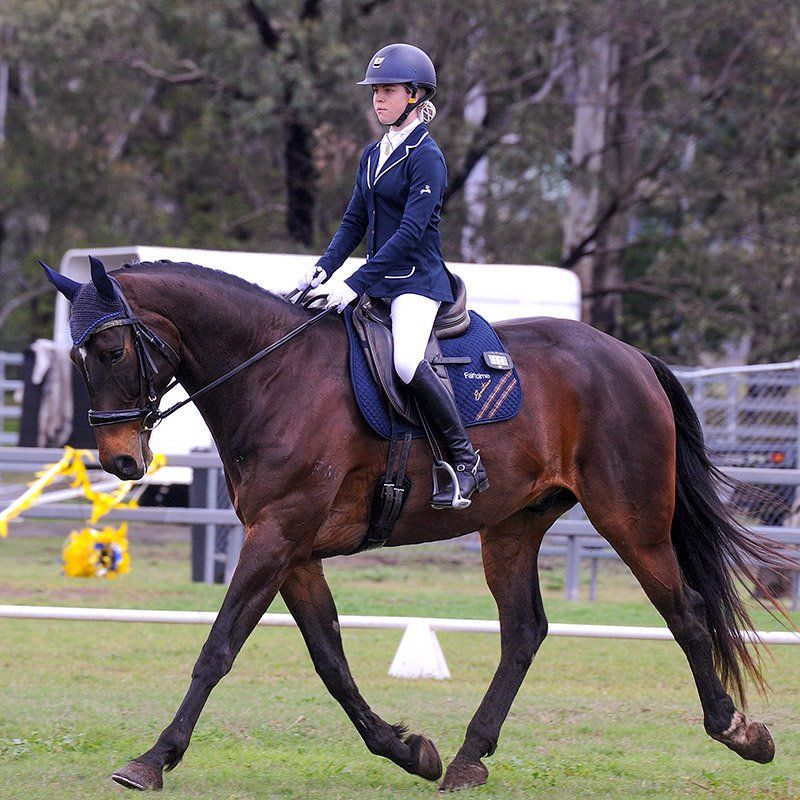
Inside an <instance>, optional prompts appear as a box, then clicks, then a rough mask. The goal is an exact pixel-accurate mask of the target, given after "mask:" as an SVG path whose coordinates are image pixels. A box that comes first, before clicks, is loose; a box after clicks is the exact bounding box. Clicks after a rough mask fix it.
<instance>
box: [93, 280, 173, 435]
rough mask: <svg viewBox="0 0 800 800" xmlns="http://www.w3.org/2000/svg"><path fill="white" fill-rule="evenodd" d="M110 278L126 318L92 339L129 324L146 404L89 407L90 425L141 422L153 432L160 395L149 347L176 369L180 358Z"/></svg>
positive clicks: (146, 429) (111, 323)
mask: <svg viewBox="0 0 800 800" xmlns="http://www.w3.org/2000/svg"><path fill="white" fill-rule="evenodd" d="M109 277H110V276H109ZM110 279H111V281H112V283H113V284H114V288H115V289H116V292H117V297H118V298H119V299H120V301H121V302H122V306H123V308H124V309H125V316H124V317H120V318H119V319H112V320H110V321H109V322H106V323H104V324H102V325H100V326H98V327H97V328H96V329H95V330H94V331H93V332H92V336H94V334H96V333H99V332H100V331H104V330H107V329H108V328H117V327H120V326H122V325H130V328H131V332H132V334H133V346H134V348H135V350H136V358H137V360H138V361H139V385H140V388H139V396H140V398H142V399H143V402H142V404H141V405H140V406H139V407H138V408H120V409H115V410H113V411H95V410H94V409H92V408H90V409H89V425H91V426H92V427H93V428H99V427H102V426H103V425H117V424H119V423H121V422H135V421H136V420H139V419H140V420H142V430H143V431H149V430H152V429H153V427H154V426H155V424H156V423H157V422H158V421H159V411H158V396H157V395H156V383H155V376H156V375H158V366H157V365H156V362H155V359H154V358H153V355H152V353H151V351H150V348H152V349H155V350H157V351H158V353H159V354H160V355H161V356H162V357H163V358H164V359H165V360H166V361H167V362H168V363H169V364H170V366H171V367H172V368H173V369H176V370H177V368H178V363H179V361H180V359H179V358H178V355H177V354H176V353H175V351H174V350H173V349H172V347H170V346H169V345H168V344H167V343H166V342H165V341H164V340H163V339H162V338H161V337H160V336H158V335H156V334H155V333H153V331H151V330H150V328H148V327H147V325H145V324H144V323H143V322H142V321H141V320H140V319H139V318H138V317H137V316H136V315H135V314H134V313H133V310H132V309H131V306H130V303H129V302H128V300H127V298H126V297H125V295H124V293H123V291H122V287H121V286H120V285H119V283H117V281H116V279H115V278H111V277H110ZM174 385H175V384H174V383H173V384H171V385H170V386H169V387H167V388H168V389H171V388H172V386H174Z"/></svg>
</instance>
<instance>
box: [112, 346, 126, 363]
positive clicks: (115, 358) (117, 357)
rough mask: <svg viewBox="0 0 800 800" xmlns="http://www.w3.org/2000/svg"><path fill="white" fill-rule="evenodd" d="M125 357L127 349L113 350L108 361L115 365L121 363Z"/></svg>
mask: <svg viewBox="0 0 800 800" xmlns="http://www.w3.org/2000/svg"><path fill="white" fill-rule="evenodd" d="M124 355H125V348H124V347H118V348H117V349H116V350H112V351H111V352H110V353H109V354H108V361H109V363H110V364H114V363H116V362H117V361H119V360H120V359H121V358H122V356H124Z"/></svg>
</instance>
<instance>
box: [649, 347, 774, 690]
mask: <svg viewBox="0 0 800 800" xmlns="http://www.w3.org/2000/svg"><path fill="white" fill-rule="evenodd" d="M643 355H644V357H645V358H646V359H647V361H648V362H649V363H650V366H651V367H652V368H653V370H654V372H655V374H656V377H657V378H658V381H659V383H660V384H661V386H662V388H663V389H664V392H665V393H666V395H667V397H668V398H669V402H670V404H671V405H672V413H673V415H674V417H675V438H676V477H675V484H676V487H675V488H676V493H675V494H676V497H675V513H674V516H673V518H672V530H671V535H672V544H673V547H674V548H675V552H676V554H677V557H678V563H679V565H680V568H681V571H682V573H683V578H684V580H685V581H686V583H687V584H688V585H689V586H690V587H691V588H692V589H694V591H696V592H698V593H699V594H700V596H701V597H702V598H703V601H704V603H705V612H706V618H707V625H708V629H709V634H710V636H711V643H712V653H713V659H714V664H715V666H716V668H717V671H718V673H719V675H720V678H721V679H722V682H723V684H724V685H725V687H726V688H727V689H728V690H729V691H732V692H733V693H735V695H736V697H737V699H738V700H739V701H740V703H741V704H742V705H744V699H745V698H744V680H743V674H742V673H743V671H744V672H746V673H747V674H748V675H749V676H750V677H751V678H752V679H753V681H754V682H755V684H756V686H757V687H758V689H759V691H761V692H763V691H764V690H765V687H766V684H765V681H764V677H763V675H762V672H761V659H760V657H759V655H758V653H757V652H753V651H752V650H751V649H750V648H748V646H747V640H746V638H745V635H744V634H743V633H742V631H743V630H744V631H752V630H753V623H752V621H751V619H750V616H749V614H748V612H747V609H746V607H745V605H744V603H743V601H742V599H741V597H740V596H739V593H738V591H737V582H739V581H751V582H752V583H753V584H755V585H759V586H760V588H761V590H762V592H764V594H765V596H766V598H767V600H766V602H767V603H769V604H771V606H772V608H771V609H768V610H770V611H772V612H773V613H774V611H775V610H778V611H779V612H781V613H782V614H783V615H784V616H785V612H784V611H783V609H782V607H781V606H780V604H779V603H778V601H777V600H775V598H774V597H773V596H772V595H771V594H769V593H768V592H765V591H764V587H763V585H760V581H759V579H758V577H757V575H756V570H757V566H758V565H759V564H769V565H771V566H783V567H784V568H785V566H786V559H785V558H783V557H782V556H781V555H780V553H779V550H778V547H777V545H776V544H775V543H774V542H772V541H770V540H769V539H766V538H765V537H763V536H759V535H758V534H756V533H754V532H753V531H750V530H748V529H747V528H745V527H744V526H743V525H742V524H741V523H739V522H737V521H736V519H734V517H733V516H732V514H731V513H730V511H728V509H727V508H726V507H725V506H724V504H723V503H722V501H721V500H720V496H719V492H718V489H720V488H722V487H732V486H736V485H738V483H737V482H736V481H733V480H732V479H730V478H728V477H727V476H726V475H724V474H723V473H722V472H720V470H719V469H717V467H715V466H714V465H713V464H712V463H711V461H710V459H709V457H708V453H707V451H706V447H705V443H704V441H703V431H702V428H701V426H700V420H699V419H698V418H697V414H696V413H695V410H694V408H693V407H692V404H691V402H690V400H689V397H688V395H687V394H686V391H685V390H684V388H683V386H682V385H681V383H680V381H679V380H678V379H677V378H676V377H675V375H674V374H673V373H672V372H671V371H670V369H669V367H667V365H666V364H665V363H664V362H663V361H661V360H660V359H658V358H656V357H655V356H652V355H650V354H648V353H643ZM754 565H755V567H754ZM759 602H761V601H759ZM762 605H764V603H762ZM765 607H766V606H765Z"/></svg>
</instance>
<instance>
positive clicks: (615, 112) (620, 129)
mask: <svg viewBox="0 0 800 800" xmlns="http://www.w3.org/2000/svg"><path fill="white" fill-rule="evenodd" d="M646 33H647V32H646V30H645V29H644V27H643V26H642V25H641V24H639V23H637V20H635V19H629V24H628V26H627V27H626V31H625V38H624V41H623V42H622V43H621V45H620V47H619V57H618V59H617V67H616V69H617V76H618V77H617V79H616V80H615V81H614V83H613V84H612V86H610V87H609V91H608V94H607V96H608V98H609V101H610V103H609V108H608V114H609V126H608V130H609V142H608V146H607V148H606V151H605V154H604V158H603V170H602V176H603V177H602V183H603V185H604V186H606V187H608V189H607V195H608V197H609V198H610V199H611V200H614V199H616V200H617V201H618V202H617V203H616V205H617V210H616V212H615V214H614V215H613V217H611V219H610V220H609V222H608V225H607V227H606V228H605V229H604V230H603V231H602V232H601V233H600V235H599V237H598V243H597V251H596V257H595V260H594V273H593V275H592V282H593V288H594V291H598V290H606V289H608V288H610V287H613V286H622V285H623V284H624V282H625V281H624V275H623V265H624V261H625V254H626V248H627V245H628V242H629V241H630V236H631V226H632V224H633V204H632V203H631V202H630V195H631V193H632V192H633V191H635V190H634V188H633V187H634V185H635V183H636V176H637V172H638V165H639V141H640V140H641V134H642V127H643V124H644V123H643V119H644V116H643V113H642V103H641V91H642V85H643V81H644V67H643V65H642V63H641V55H642V53H643V52H644V49H645V42H646ZM621 316H622V294H621V293H620V292H607V291H601V294H599V295H598V296H597V297H594V298H592V303H591V310H590V316H588V317H587V318H586V319H587V321H588V322H590V323H591V324H592V325H594V326H595V327H596V328H599V329H600V330H602V331H605V332H606V333H610V334H611V335H612V336H618V335H619V324H620V318H621Z"/></svg>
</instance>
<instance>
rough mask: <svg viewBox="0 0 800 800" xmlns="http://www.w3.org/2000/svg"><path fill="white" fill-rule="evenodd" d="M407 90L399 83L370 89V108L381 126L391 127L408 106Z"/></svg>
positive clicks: (408, 95) (408, 94) (380, 85)
mask: <svg viewBox="0 0 800 800" xmlns="http://www.w3.org/2000/svg"><path fill="white" fill-rule="evenodd" d="M410 97H411V94H410V93H409V91H408V89H406V87H405V86H403V85H402V84H399V83H389V84H378V85H375V86H373V87H372V107H373V108H374V109H375V113H376V114H377V115H378V121H379V122H380V123H381V125H391V124H392V123H393V122H394V121H395V120H396V119H397V118H398V117H399V116H400V115H401V114H402V113H403V112H404V111H405V110H406V107H407V106H408V101H409V99H410Z"/></svg>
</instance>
